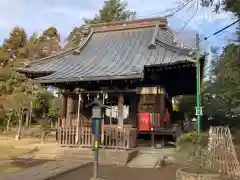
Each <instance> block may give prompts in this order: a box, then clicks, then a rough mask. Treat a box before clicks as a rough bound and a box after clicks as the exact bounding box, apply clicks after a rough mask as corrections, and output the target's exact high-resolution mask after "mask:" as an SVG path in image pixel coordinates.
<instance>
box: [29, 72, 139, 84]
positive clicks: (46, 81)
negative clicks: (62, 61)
mask: <svg viewBox="0 0 240 180" xmlns="http://www.w3.org/2000/svg"><path fill="white" fill-rule="evenodd" d="M141 78H143V76H142V73H136V74H131V75H119V76H93V77H84V78H83V77H72V78H59V79H51V80H50V79H44V78H38V79H35V80H34V81H36V82H38V83H41V84H52V83H73V82H89V81H108V80H124V79H141Z"/></svg>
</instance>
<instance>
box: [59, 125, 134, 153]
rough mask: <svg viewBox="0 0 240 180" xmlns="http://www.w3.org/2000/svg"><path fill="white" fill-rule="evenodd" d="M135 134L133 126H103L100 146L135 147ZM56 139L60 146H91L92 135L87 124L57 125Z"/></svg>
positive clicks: (114, 147)
mask: <svg viewBox="0 0 240 180" xmlns="http://www.w3.org/2000/svg"><path fill="white" fill-rule="evenodd" d="M77 131H78V133H77ZM77 134H78V135H77ZM136 136H137V129H135V128H131V127H124V128H118V127H117V126H112V125H110V126H104V127H103V136H102V137H103V139H101V142H102V143H101V144H100V146H101V147H102V148H110V149H132V148H135V147H136ZM57 139H58V144H59V145H60V146H67V147H93V135H92V130H91V127H89V126H80V127H79V128H77V126H73V127H59V131H58V137H57Z"/></svg>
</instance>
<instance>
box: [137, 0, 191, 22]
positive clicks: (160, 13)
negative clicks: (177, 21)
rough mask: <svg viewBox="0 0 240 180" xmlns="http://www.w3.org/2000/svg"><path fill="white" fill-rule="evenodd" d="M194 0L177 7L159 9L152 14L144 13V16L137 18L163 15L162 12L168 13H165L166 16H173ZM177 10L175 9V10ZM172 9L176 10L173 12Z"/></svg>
mask: <svg viewBox="0 0 240 180" xmlns="http://www.w3.org/2000/svg"><path fill="white" fill-rule="evenodd" d="M193 1H194V0H188V1H187V2H186V3H184V4H180V5H179V6H177V7H175V8H171V9H167V10H165V11H159V12H156V13H152V14H148V15H144V16H138V15H137V18H144V17H149V16H156V15H162V14H166V13H168V12H169V13H168V14H167V15H165V16H164V17H167V18H172V17H173V16H174V15H175V14H176V13H178V12H179V11H181V10H182V9H184V8H185V7H186V6H187V5H189V4H190V3H191V2H193ZM174 10H175V11H174ZM171 11H174V12H171Z"/></svg>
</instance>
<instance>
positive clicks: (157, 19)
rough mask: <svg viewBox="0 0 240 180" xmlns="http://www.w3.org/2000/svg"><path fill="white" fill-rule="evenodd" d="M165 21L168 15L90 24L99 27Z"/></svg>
mask: <svg viewBox="0 0 240 180" xmlns="http://www.w3.org/2000/svg"><path fill="white" fill-rule="evenodd" d="M159 20H160V22H165V23H166V24H167V18H166V17H154V18H142V19H134V20H127V21H114V22H107V23H106V22H105V23H97V24H89V26H90V27H99V26H110V25H119V24H123V23H124V24H132V23H138V22H142V21H159Z"/></svg>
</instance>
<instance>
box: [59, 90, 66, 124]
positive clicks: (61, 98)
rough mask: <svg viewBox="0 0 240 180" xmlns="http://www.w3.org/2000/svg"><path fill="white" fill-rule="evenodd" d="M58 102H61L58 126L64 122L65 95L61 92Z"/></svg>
mask: <svg viewBox="0 0 240 180" xmlns="http://www.w3.org/2000/svg"><path fill="white" fill-rule="evenodd" d="M60 103H61V106H60V117H61V118H60V119H61V121H60V124H59V126H65V123H66V109H67V98H66V95H64V94H62V95H61V97H60Z"/></svg>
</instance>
